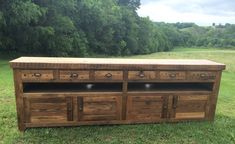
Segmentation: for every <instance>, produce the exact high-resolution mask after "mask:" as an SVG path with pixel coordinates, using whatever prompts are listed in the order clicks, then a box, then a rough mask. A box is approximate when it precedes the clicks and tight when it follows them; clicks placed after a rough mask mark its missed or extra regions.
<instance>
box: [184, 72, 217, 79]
mask: <svg viewBox="0 0 235 144" xmlns="http://www.w3.org/2000/svg"><path fill="white" fill-rule="evenodd" d="M188 78H189V79H190V80H215V78H216V72H208V71H193V72H189V74H188Z"/></svg>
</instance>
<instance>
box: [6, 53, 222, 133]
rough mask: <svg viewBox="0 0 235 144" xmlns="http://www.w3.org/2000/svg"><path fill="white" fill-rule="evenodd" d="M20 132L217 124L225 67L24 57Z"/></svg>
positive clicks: (19, 67)
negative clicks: (102, 126) (101, 126)
mask: <svg viewBox="0 0 235 144" xmlns="http://www.w3.org/2000/svg"><path fill="white" fill-rule="evenodd" d="M10 64H11V67H12V68H13V70H14V81H15V93H16V105H17V116H18V126H19V130H20V131H24V130H25V128H29V127H53V126H77V125H93V124H131V123H158V122H179V121H189V120H209V121H213V119H214V115H215V108H216V101H217V96H218V91H219V85H220V79H221V72H222V70H224V69H225V65H224V64H220V63H215V62H212V61H208V60H153V59H152V60H147V59H146V60H143V59H141V60H140V59H99V58H97V59H92V58H42V57H21V58H18V59H15V60H13V61H11V62H10Z"/></svg>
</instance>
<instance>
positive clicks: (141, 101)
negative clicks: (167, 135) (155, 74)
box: [127, 96, 167, 120]
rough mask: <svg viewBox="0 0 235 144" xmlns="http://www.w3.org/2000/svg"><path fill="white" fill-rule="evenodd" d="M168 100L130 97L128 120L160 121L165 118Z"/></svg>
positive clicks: (128, 99)
mask: <svg viewBox="0 0 235 144" xmlns="http://www.w3.org/2000/svg"><path fill="white" fill-rule="evenodd" d="M166 110H167V103H166V99H165V98H164V97H163V96H128V98H127V119H128V120H160V119H162V118H164V117H165V115H164V114H166Z"/></svg>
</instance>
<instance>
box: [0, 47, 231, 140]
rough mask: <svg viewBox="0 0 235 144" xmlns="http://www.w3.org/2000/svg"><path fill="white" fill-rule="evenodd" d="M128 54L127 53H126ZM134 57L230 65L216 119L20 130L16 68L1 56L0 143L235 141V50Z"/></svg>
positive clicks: (192, 50) (183, 50) (184, 50)
mask: <svg viewBox="0 0 235 144" xmlns="http://www.w3.org/2000/svg"><path fill="white" fill-rule="evenodd" d="M125 58H126V57H125ZM130 58H156V59H164V58H170V59H175V58H176V59H184V58H190V59H201V58H203V59H210V60H214V61H217V62H221V63H225V64H226V65H227V69H226V71H224V73H223V77H222V83H221V89H220V94H219V99H218V105H217V110H216V117H215V121H214V122H213V123H209V122H187V123H176V124H140V125H113V126H81V127H69V128H63V127H62V128H33V129H27V130H26V132H25V133H20V132H19V131H18V130H17V121H16V110H15V109H16V108H15V98H14V89H13V80H12V71H11V69H10V68H9V65H8V60H0V144H1V143H3V144H5V143H19V144H21V143H46V144H47V143H53V144H54V143H65V144H66V143H79V144H80V143H81V144H82V143H85V144H89V143H98V144H99V143H100V144H103V143H117V144H119V143H137V144H138V143H157V144H158V143H192V144H194V143H198V144H201V143H203V144H204V143H218V144H230V143H231V144H234V143H235V50H234V51H233V50H219V49H210V48H190V49H187V48H177V49H175V50H174V51H173V52H161V53H154V54H150V55H139V56H132V57H130Z"/></svg>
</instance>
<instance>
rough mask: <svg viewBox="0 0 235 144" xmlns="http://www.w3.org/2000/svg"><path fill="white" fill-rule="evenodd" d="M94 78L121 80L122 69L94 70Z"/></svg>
mask: <svg viewBox="0 0 235 144" xmlns="http://www.w3.org/2000/svg"><path fill="white" fill-rule="evenodd" d="M95 79H96V80H123V72H122V71H95Z"/></svg>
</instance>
